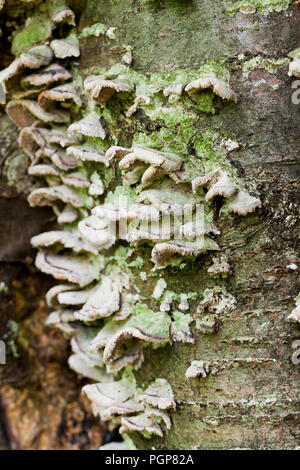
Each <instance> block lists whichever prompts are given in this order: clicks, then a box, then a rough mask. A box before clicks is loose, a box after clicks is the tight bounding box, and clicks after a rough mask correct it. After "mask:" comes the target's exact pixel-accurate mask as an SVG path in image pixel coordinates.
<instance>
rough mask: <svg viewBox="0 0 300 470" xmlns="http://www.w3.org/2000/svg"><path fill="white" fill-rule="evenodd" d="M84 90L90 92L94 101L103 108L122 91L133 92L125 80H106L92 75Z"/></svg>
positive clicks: (86, 80)
mask: <svg viewBox="0 0 300 470" xmlns="http://www.w3.org/2000/svg"><path fill="white" fill-rule="evenodd" d="M84 89H85V91H87V92H89V93H90V95H91V97H92V98H93V100H94V101H95V102H96V103H97V104H100V105H102V106H105V105H106V103H107V101H108V100H109V99H110V98H111V97H112V96H113V95H115V94H116V93H119V92H120V91H123V92H124V91H127V92H130V91H133V88H132V86H131V85H130V84H129V83H128V82H126V81H125V80H119V79H116V80H106V79H105V78H103V77H101V76H100V75H91V76H90V77H87V78H86V79H85V81H84Z"/></svg>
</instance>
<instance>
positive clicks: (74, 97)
mask: <svg viewBox="0 0 300 470" xmlns="http://www.w3.org/2000/svg"><path fill="white" fill-rule="evenodd" d="M56 102H57V103H60V104H61V105H62V106H64V107H67V106H70V105H71V104H72V103H74V104H75V105H77V106H81V104H82V101H81V98H80V96H79V95H78V93H77V91H76V89H75V87H74V84H73V83H66V84H64V85H60V86H58V87H55V88H50V90H45V91H42V92H41V93H40V95H39V97H38V104H39V105H40V107H41V108H43V109H45V110H47V109H51V108H54V107H55V103H56Z"/></svg>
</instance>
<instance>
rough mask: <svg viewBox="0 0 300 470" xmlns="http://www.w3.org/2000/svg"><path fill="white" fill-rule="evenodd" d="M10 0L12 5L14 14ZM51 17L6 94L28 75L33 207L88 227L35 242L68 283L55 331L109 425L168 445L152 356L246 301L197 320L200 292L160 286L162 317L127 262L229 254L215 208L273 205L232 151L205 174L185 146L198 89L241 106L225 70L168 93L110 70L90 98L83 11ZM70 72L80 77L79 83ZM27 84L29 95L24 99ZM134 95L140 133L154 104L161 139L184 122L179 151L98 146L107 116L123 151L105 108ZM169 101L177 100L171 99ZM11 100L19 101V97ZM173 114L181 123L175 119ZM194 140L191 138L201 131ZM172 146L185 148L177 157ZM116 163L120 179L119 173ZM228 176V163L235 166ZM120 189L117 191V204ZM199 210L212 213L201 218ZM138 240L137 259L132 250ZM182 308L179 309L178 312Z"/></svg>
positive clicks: (54, 318)
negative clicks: (248, 184) (219, 201)
mask: <svg viewBox="0 0 300 470" xmlns="http://www.w3.org/2000/svg"><path fill="white" fill-rule="evenodd" d="M3 3H4V2H3V0H2V2H1V0H0V8H1V6H3ZM47 20H49V21H50V26H49V25H48V26H47V37H46V38H45V40H44V44H41V45H39V46H36V47H33V48H31V49H29V50H28V51H26V52H24V51H23V50H21V51H20V52H19V53H18V55H19V57H18V58H16V59H15V60H14V61H13V62H12V64H11V65H10V66H9V67H7V69H5V70H3V71H2V72H0V87H1V90H2V89H3V92H5V82H7V81H8V80H10V79H11V78H13V77H15V76H17V79H16V80H14V81H13V82H12V85H13V87H14V89H13V92H12V95H11V96H12V100H11V101H9V103H8V104H7V106H6V110H7V114H8V115H9V116H10V117H11V119H12V120H13V121H14V122H16V123H17V124H18V126H19V127H21V128H22V129H21V130H20V133H19V144H20V146H21V147H22V148H23V150H24V152H25V153H26V154H27V155H28V156H29V157H30V160H31V164H30V166H29V168H28V173H29V175H31V176H36V177H38V178H39V179H41V178H44V180H45V181H43V183H42V187H38V188H37V189H34V190H33V191H32V192H31V194H30V195H29V196H28V201H29V204H30V205H31V206H51V207H52V208H53V210H54V212H55V214H56V216H57V222H58V224H60V225H63V224H74V225H71V226H67V227H66V230H63V229H61V230H60V229H58V230H53V231H50V232H46V233H42V234H40V235H36V236H35V237H33V238H32V245H33V246H34V247H36V248H38V249H39V250H40V251H39V252H38V254H37V257H36V266H37V267H38V268H39V269H40V270H41V271H42V272H44V273H47V274H50V275H52V276H53V277H54V278H55V279H57V280H59V281H61V282H62V283H61V284H58V285H56V286H54V287H53V288H51V289H50V290H49V291H48V293H47V295H46V300H47V304H48V305H49V306H51V307H52V308H53V309H54V311H53V312H52V313H51V314H50V315H49V317H48V320H47V325H49V326H55V327H57V328H59V329H60V330H61V331H62V332H63V333H64V334H65V335H66V336H67V337H69V338H70V340H71V347H72V355H71V356H70V358H69V366H70V368H71V369H73V370H74V371H75V372H76V373H77V374H79V375H82V376H83V377H87V378H88V379H90V380H92V381H96V382H97V383H94V384H89V385H86V386H85V387H84V388H83V392H84V393H85V394H86V395H87V396H88V398H89V399H90V400H91V403H92V408H93V411H94V414H95V415H99V416H100V418H101V419H103V420H106V421H110V428H111V429H113V427H115V426H119V425H121V427H120V429H119V432H120V434H124V433H128V432H132V431H138V432H141V433H142V435H143V436H145V437H150V436H151V435H157V436H160V437H162V436H163V435H164V432H165V430H168V429H170V427H171V419H170V416H169V414H168V413H169V412H168V411H167V410H175V408H176V403H175V399H174V394H173V390H172V388H171V386H170V384H169V383H168V382H167V381H166V380H165V379H162V378H155V380H154V381H153V382H152V383H150V384H149V386H148V387H147V388H146V389H145V390H142V389H140V388H137V386H136V383H135V376H134V371H135V370H138V369H139V368H140V367H142V364H143V361H144V360H145V357H147V356H146V354H145V355H144V352H145V348H147V349H148V350H149V349H150V348H151V347H152V348H155V349H156V348H158V347H164V346H166V345H167V344H170V345H171V344H173V342H177V341H181V342H185V343H190V344H193V343H195V337H194V336H193V334H192V332H191V329H190V325H191V323H192V322H193V321H194V320H196V330H197V331H201V332H202V333H213V332H215V331H217V329H218V328H219V324H220V322H221V319H222V315H224V314H227V313H229V312H230V311H231V310H232V309H233V308H235V306H236V300H235V299H234V297H233V296H231V295H230V294H228V293H227V292H226V290H225V289H223V288H220V287H215V288H213V289H206V290H205V291H204V299H203V300H202V302H201V303H200V305H199V306H198V313H197V314H196V315H190V314H189V310H190V304H189V299H195V295H194V294H196V296H197V293H195V292H189V293H181V294H177V293H176V292H173V291H171V290H169V289H167V284H166V282H165V280H164V279H163V278H160V279H159V280H158V282H157V284H156V286H155V289H154V292H153V294H152V297H153V299H152V302H153V303H155V301H158V305H159V307H158V311H153V310H150V308H149V307H148V306H147V305H146V304H144V303H142V301H143V296H142V295H141V293H140V291H139V287H138V286H135V285H133V282H132V280H133V277H134V276H133V273H132V271H131V269H130V268H131V267H133V266H135V267H137V268H139V267H140V265H139V264H138V259H136V260H135V262H132V263H130V262H129V263H127V258H126V257H127V256H128V257H129V256H131V255H132V253H133V250H134V249H135V247H136V246H137V245H138V244H139V243H147V244H148V245H150V247H151V249H152V252H151V256H152V259H151V261H152V262H153V263H154V268H153V270H155V269H162V268H165V267H166V266H169V265H179V264H181V263H182V261H183V260H184V257H188V258H189V257H195V256H198V255H200V254H202V253H206V252H207V251H218V250H219V246H218V244H217V242H216V241H215V240H214V239H213V238H214V236H215V235H218V234H219V233H220V232H219V231H218V230H217V228H216V227H214V225H213V220H214V215H215V213H214V211H215V208H214V205H210V206H208V204H209V203H211V202H212V201H213V200H214V199H215V198H216V197H217V196H221V197H223V198H226V200H225V201H224V202H223V205H222V208H221V211H228V210H229V211H233V212H235V213H237V214H240V215H245V214H247V213H250V212H253V211H254V210H255V209H256V208H258V207H260V205H261V203H260V201H259V199H256V198H254V197H252V196H250V195H249V194H248V193H247V192H246V191H245V190H244V189H243V188H241V187H240V185H239V184H238V183H236V181H235V177H231V176H229V173H230V170H228V171H229V173H227V171H225V169H223V168H220V167H219V166H218V164H217V162H219V161H221V160H220V158H219V157H220V155H219V154H216V157H218V158H216V159H215V160H214V161H213V163H212V165H209V167H210V168H211V169H212V171H210V172H209V173H207V174H204V168H206V163H205V162H204V161H202V158H201V157H200V156H199V155H197V157H199V158H197V159H196V158H194V156H193V155H191V154H190V151H188V150H187V145H186V143H184V145H181V144H182V142H181V140H182V137H181V136H180V132H181V130H180V127H181V122H182V121H181V117H180V119H177V117H178V113H177V110H176V109H175V108H177V107H178V106H179V104H180V108H181V107H183V106H185V104H186V100H185V99H183V100H182V101H180V103H177V104H174V103H175V102H176V101H178V100H179V99H180V97H181V96H182V95H183V93H184V91H186V92H187V93H188V94H189V95H194V94H196V93H199V92H201V91H202V90H204V89H207V88H211V89H212V90H213V92H214V93H215V94H218V95H219V96H220V97H221V98H223V99H227V100H236V95H235V93H234V92H233V90H232V89H231V88H230V86H229V84H228V83H226V82H225V81H222V80H220V79H219V78H217V77H216V76H214V75H213V73H214V72H212V73H209V74H207V75H206V76H204V77H201V78H198V79H197V80H193V81H191V82H190V83H188V81H189V80H191V79H192V78H193V77H195V74H194V73H187V74H186V75H185V76H188V77H190V78H189V79H187V80H186V81H185V83H181V81H183V79H182V74H181V75H180V76H179V75H178V76H177V78H176V79H175V81H174V82H173V84H172V83H170V82H169V79H168V78H167V76H166V77H163V78H162V77H161V76H159V86H156V83H154V82H153V81H152V77H151V79H150V80H149V79H148V77H146V76H143V77H142V76H141V75H140V74H139V72H136V71H134V70H131V69H130V67H129V66H126V65H124V64H117V65H116V66H114V67H112V69H111V70H110V71H102V72H101V73H102V75H92V76H88V77H87V78H86V79H85V81H84V90H82V89H81V87H80V80H78V77H77V69H76V67H77V63H76V62H75V60H74V59H76V58H77V57H79V55H80V49H79V42H78V39H77V37H76V35H75V33H74V31H75V30H74V29H72V32H71V33H70V34H69V35H68V36H67V37H61V35H62V34H64V31H66V30H69V31H70V29H71V28H70V27H69V26H66V27H65V26H64V25H63V23H67V25H70V26H74V25H75V14H74V12H73V11H72V10H71V9H70V8H69V7H68V6H66V5H65V3H64V2H63V1H59V2H57V1H55V2H53V3H52V2H51V8H50V10H49V11H48V12H47ZM61 23H62V25H61V26H60V27H57V25H59V24H61ZM94 26H95V27H96V28H94ZM94 26H92V27H88V28H84V30H83V31H82V35H81V37H85V35H86V34H87V33H88V34H90V33H91V32H92V34H95V32H96V33H97V34H96V36H99V34H101V31H104V33H103V34H105V32H106V34H107V35H109V36H110V37H112V34H113V30H114V28H108V27H106V26H105V25H102V24H97V25H94ZM25 29H26V25H25ZM54 29H55V33H54V35H52V31H54ZM99 31H100V33H99V34H98V32H99ZM40 42H42V41H40ZM126 51H127V53H126V55H125V56H123V58H122V59H123V61H125V63H126V64H127V65H130V64H131V61H132V54H131V47H130V46H126ZM65 59H66V60H65ZM53 60H55V62H52V61H53ZM56 61H57V63H56ZM291 67H292V65H291ZM34 69H36V70H35V71H34V72H32V70H34ZM70 70H72V71H73V70H74V79H73V73H71V71H70ZM206 70H207V68H206ZM290 70H292V72H293V69H292V68H291V69H290ZM295 70H296V69H295ZM200 73H201V71H200ZM167 75H168V74H167ZM222 76H224V77H225V74H222ZM225 80H226V78H225ZM15 83H16V86H15ZM186 83H188V85H186ZM146 84H147V85H146ZM9 85H11V84H9ZM18 85H19V89H17V90H15V88H17V87H18ZM86 92H87V93H88V94H89V96H87V95H86V94H85V93H86ZM124 92H125V93H130V94H131V95H130V99H132V100H133V97H134V101H133V104H132V106H130V107H129V109H127V112H126V111H125V113H126V116H125V121H126V126H127V125H128V126H130V127H132V124H135V123H136V120H135V118H134V117H133V115H134V113H136V112H137V110H138V109H139V107H144V113H145V114H146V116H147V117H150V118H151V119H152V118H153V117H152V113H153V107H156V105H157V103H158V102H160V103H161V104H160V107H159V108H158V109H159V110H160V111H161V116H158V117H159V118H160V117H162V118H163V119H164V125H163V129H162V130H161V131H159V132H163V131H165V130H167V132H169V130H170V126H169V124H168V123H167V122H166V120H165V118H164V113H165V112H166V116H167V117H168V116H169V115H170V116H172V119H171V120H172V121H174V116H175V120H177V121H178V122H176V126H175V127H176V131H172V135H173V137H172V138H174V140H172V143H171V144H170V145H169V144H168V143H167V142H165V139H164V134H163V133H162V134H161V135H160V134H157V131H156V130H153V132H151V135H150V134H149V135H148V134H147V135H146V133H143V132H142V131H141V129H138V131H137V132H136V133H135V135H133V144H132V147H131V148H125V147H121V146H119V145H113V146H111V147H110V148H108V149H107V142H106V141H105V142H99V141H98V140H97V139H101V140H104V139H105V138H106V124H105V122H102V115H103V116H107V127H109V130H110V136H109V140H110V142H112V143H116V144H118V139H119V136H118V134H117V133H116V132H114V130H115V126H114V123H113V122H112V121H113V119H114V113H111V112H110V111H111V110H110V109H107V110H103V109H99V108H98V107H97V106H96V105H101V106H102V107H104V106H106V104H107V103H108V100H110V99H111V98H112V97H113V96H114V95H117V94H118V93H120V95H117V96H118V97H119V98H120V100H121V98H122V93H124ZM134 92H136V95H135V96H133V94H134ZM158 92H163V96H162V93H158ZM84 94H85V96H84ZM82 95H83V96H82ZM154 95H155V96H154ZM125 96H126V95H125ZM126 98H128V96H127V97H126ZM0 99H1V101H5V96H4V98H2V96H1V97H0ZM167 101H168V102H167ZM111 104H112V105H113V103H111ZM150 104H151V106H150ZM173 111H174V113H175V114H169V113H173ZM175 111H176V112H175ZM180 113H181V110H180ZM74 116H77V118H76V117H74ZM189 116H190V114H189ZM123 117H124V116H123ZM184 118H185V111H184ZM70 119H72V122H71V123H70V124H71V125H69V127H68V128H67V127H66V123H68V124H69V121H70ZM75 119H77V121H75ZM74 121H75V122H74ZM68 124H67V125H68ZM177 124H178V125H177ZM178 126H179V127H178ZM133 127H134V126H133ZM175 127H174V129H175ZM177 130H178V135H177V134H176V135H175V133H177ZM184 133H185V132H184ZM157 135H159V140H158V139H156V136H157ZM128 137H129V136H128ZM131 137H132V136H130V139H131ZM152 137H154V139H153V141H152ZM161 137H162V138H161ZM155 139H156V140H155ZM193 139H194V136H193ZM123 140H124V139H123V136H122V141H123ZM127 140H128V139H127ZM184 140H186V141H187V140H190V139H189V131H187V135H186V136H184ZM137 142H141V143H143V145H140V144H138V143H137ZM221 142H222V143H221V147H222V148H221V151H222V154H221V156H222V158H223V157H224V154H225V153H227V151H228V152H229V151H231V150H232V149H236V148H237V146H238V144H237V143H236V142H233V141H232V140H230V139H227V140H226V139H225V140H224V139H223V140H222V141H221ZM224 142H225V143H224ZM173 143H174V145H173ZM178 143H180V146H179V147H178ZM169 147H170V148H172V147H173V148H175V149H178V148H180V150H175V152H176V153H169V152H166V151H164V149H168V148H169ZM104 149H107V150H106V151H105V150H104ZM195 149H196V147H195ZM196 152H197V150H196ZM200 160H201V161H200ZM114 161H116V162H117V164H118V166H119V168H120V170H121V173H122V175H121V176H122V179H123V184H120V185H119V186H117V188H115V181H113V178H114V176H113V174H114V173H113V172H114V170H115V165H111V164H112V163H113V162H114ZM99 164H100V165H99ZM110 165H111V166H112V168H110V169H108V170H106V169H105V167H109V166H110ZM228 166H229V163H228V162H224V168H225V167H226V168H228ZM115 176H116V175H115ZM37 183H38V180H37ZM111 183H113V185H112V186H113V188H114V190H113V192H109V193H108V194H105V190H106V187H108V186H110V185H111ZM102 194H105V199H104V202H102V198H101V199H100V198H98V196H101V195H102ZM207 203H208V204H207ZM199 206H201V207H202V208H203V210H202V212H201V211H200V212H201V214H200V213H199V212H198V207H199ZM187 208H188V210H187ZM117 241H121V242H122V243H121V244H120V245H119V246H118V247H116V250H114V253H113V254H111V253H110V252H106V253H104V256H102V254H101V251H102V250H108V249H110V248H111V247H112V246H113V245H114V244H115V243H117ZM126 242H127V244H129V249H127V248H125V246H124V245H126ZM122 250H123V251H122ZM112 251H113V250H112ZM124 253H125V254H124ZM134 263H135V264H134ZM230 271H231V269H230V266H229V264H228V262H227V260H226V259H225V257H223V255H221V256H220V257H216V258H214V259H213V264H212V265H211V266H210V267H209V268H208V274H209V275H213V276H215V275H225V274H229V273H230ZM142 274H143V276H142ZM140 275H141V278H142V280H143V281H145V280H147V273H146V268H145V271H143V272H142V273H140ZM137 292H139V294H137ZM175 306H176V308H178V310H175V311H174V309H175ZM298 310H299V309H298V306H297V308H296V309H295V310H294V311H293V312H292V314H291V315H290V317H292V319H294V320H296V321H299V318H298V317H299V314H298V313H299V312H298ZM295 312H296V313H295ZM80 322H81V323H80ZM122 370H123V374H122V375H121V374H120V371H122ZM207 373H208V368H207V366H206V364H204V363H203V361H193V362H192V364H191V367H190V368H189V369H188V371H187V373H186V376H187V377H196V376H202V377H205V376H206V375H207ZM120 376H121V377H122V378H121V379H120ZM116 377H118V379H119V380H115V379H116ZM128 442H130V438H129V437H128V436H124V443H120V444H118V445H120V446H121V447H122V448H124V447H126V448H128V447H127V445H129V444H128ZM115 445H116V444H111V446H113V447H114V446H115ZM130 446H131V444H130V445H129V447H130ZM105 447H106V448H107V446H103V447H102V448H105ZM130 448H131V447H130Z"/></svg>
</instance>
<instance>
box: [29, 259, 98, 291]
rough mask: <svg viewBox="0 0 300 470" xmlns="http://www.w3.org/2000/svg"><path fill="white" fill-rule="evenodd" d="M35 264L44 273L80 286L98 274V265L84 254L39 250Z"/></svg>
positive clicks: (91, 280)
mask: <svg viewBox="0 0 300 470" xmlns="http://www.w3.org/2000/svg"><path fill="white" fill-rule="evenodd" d="M35 265H36V267H37V268H38V269H40V270H41V271H42V272H43V273H45V274H50V275H51V276H53V277H54V278H55V279H58V280H60V281H69V282H72V283H74V284H78V285H79V286H80V287H84V286H87V285H88V284H90V283H91V282H93V281H94V280H95V279H97V277H98V275H99V266H98V265H97V262H96V261H93V260H92V259H91V258H90V257H88V256H86V255H80V256H74V255H59V254H55V253H51V252H46V251H40V252H39V253H38V254H37V257H36V260H35Z"/></svg>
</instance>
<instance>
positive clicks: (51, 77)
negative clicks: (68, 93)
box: [21, 64, 72, 87]
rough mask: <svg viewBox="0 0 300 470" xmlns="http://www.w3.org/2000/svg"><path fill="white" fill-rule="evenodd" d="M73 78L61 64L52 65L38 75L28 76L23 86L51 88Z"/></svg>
mask: <svg viewBox="0 0 300 470" xmlns="http://www.w3.org/2000/svg"><path fill="white" fill-rule="evenodd" d="M70 78H72V74H71V73H70V72H69V71H68V70H67V69H66V68H65V67H63V66H62V65H60V64H51V65H49V66H48V67H46V68H45V69H43V70H40V71H39V72H37V73H33V74H31V75H27V76H26V77H23V78H22V80H21V85H23V86H24V87H26V86H30V85H31V86H35V87H38V86H42V85H45V86H51V85H55V84H57V83H60V82H66V81H67V80H70Z"/></svg>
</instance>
